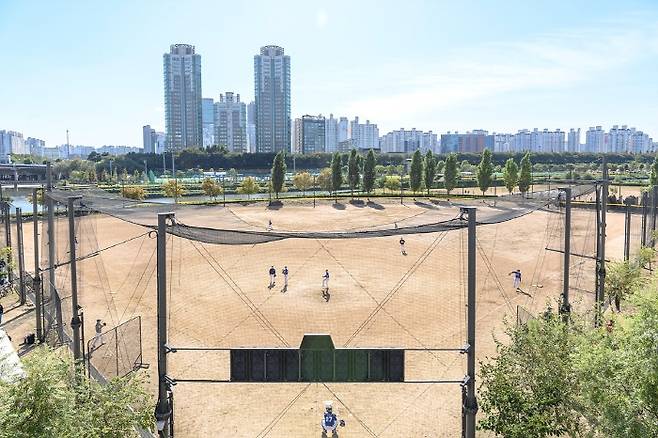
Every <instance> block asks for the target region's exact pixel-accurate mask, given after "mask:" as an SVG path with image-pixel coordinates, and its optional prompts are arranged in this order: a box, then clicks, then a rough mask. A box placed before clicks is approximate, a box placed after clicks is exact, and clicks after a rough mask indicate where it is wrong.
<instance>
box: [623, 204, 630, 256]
mask: <svg viewBox="0 0 658 438" xmlns="http://www.w3.org/2000/svg"><path fill="white" fill-rule="evenodd" d="M630 258H631V206H630V205H628V204H626V210H625V211H624V261H628V260H630Z"/></svg>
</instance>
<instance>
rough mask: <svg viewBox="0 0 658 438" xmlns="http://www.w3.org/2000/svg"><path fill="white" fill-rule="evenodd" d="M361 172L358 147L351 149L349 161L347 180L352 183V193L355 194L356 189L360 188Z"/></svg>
mask: <svg viewBox="0 0 658 438" xmlns="http://www.w3.org/2000/svg"><path fill="white" fill-rule="evenodd" d="M360 181H361V174H360V170H359V157H358V155H357V153H356V149H352V150H351V151H350V158H349V159H348V161H347V182H348V184H349V185H350V193H351V195H352V196H354V189H358V188H359V182H360Z"/></svg>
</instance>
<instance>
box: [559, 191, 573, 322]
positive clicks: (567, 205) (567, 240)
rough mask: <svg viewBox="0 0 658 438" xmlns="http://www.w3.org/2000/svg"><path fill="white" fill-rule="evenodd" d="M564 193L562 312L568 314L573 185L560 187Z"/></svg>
mask: <svg viewBox="0 0 658 438" xmlns="http://www.w3.org/2000/svg"><path fill="white" fill-rule="evenodd" d="M560 190H561V191H562V192H563V193H564V261H563V263H564V272H563V273H562V277H563V278H562V306H561V307H560V312H561V313H562V314H564V315H568V314H569V312H571V304H570V302H569V276H570V275H571V274H570V272H569V268H570V263H571V262H570V256H571V187H564V188H562V189H560Z"/></svg>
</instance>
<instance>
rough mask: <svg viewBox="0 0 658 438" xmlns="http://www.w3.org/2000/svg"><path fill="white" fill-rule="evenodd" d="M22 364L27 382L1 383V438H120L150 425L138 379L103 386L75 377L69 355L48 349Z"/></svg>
mask: <svg viewBox="0 0 658 438" xmlns="http://www.w3.org/2000/svg"><path fill="white" fill-rule="evenodd" d="M0 361H1V359H0ZM23 365H24V369H25V372H26V376H25V378H23V379H20V380H18V381H16V382H14V383H11V382H4V381H0V437H2V438H4V437H12V438H28V437H47V438H49V437H53V438H55V437H57V438H59V437H82V436H84V437H91V438H95V437H99V438H100V437H103V438H115V437H116V438H123V437H127V436H132V435H134V432H135V431H134V428H135V427H141V428H144V429H150V428H151V427H152V425H153V413H152V405H151V401H150V396H149V395H148V394H147V393H146V392H145V391H144V389H143V382H142V380H141V379H139V378H137V377H132V378H122V379H114V380H112V381H110V382H109V383H108V384H107V385H106V386H102V385H100V384H99V383H97V382H95V381H90V380H88V379H87V378H86V377H85V376H84V375H83V374H82V373H78V374H77V375H76V372H75V371H74V367H73V362H72V360H71V357H70V356H69V355H68V354H67V353H64V352H62V351H61V350H58V351H53V350H50V349H48V348H46V347H39V348H37V349H36V350H35V351H33V352H31V353H30V355H29V356H28V357H27V358H26V359H25V360H24V362H23Z"/></svg>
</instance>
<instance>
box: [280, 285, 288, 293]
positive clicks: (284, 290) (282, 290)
mask: <svg viewBox="0 0 658 438" xmlns="http://www.w3.org/2000/svg"><path fill="white" fill-rule="evenodd" d="M286 292H288V286H287V285H286V286H283V287H282V288H281V293H282V294H285V293H286Z"/></svg>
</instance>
